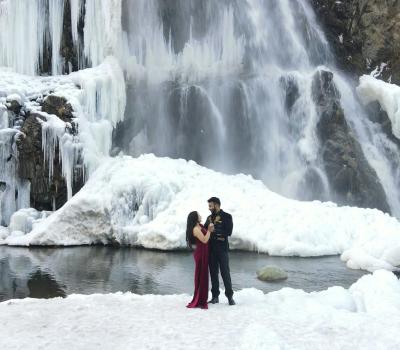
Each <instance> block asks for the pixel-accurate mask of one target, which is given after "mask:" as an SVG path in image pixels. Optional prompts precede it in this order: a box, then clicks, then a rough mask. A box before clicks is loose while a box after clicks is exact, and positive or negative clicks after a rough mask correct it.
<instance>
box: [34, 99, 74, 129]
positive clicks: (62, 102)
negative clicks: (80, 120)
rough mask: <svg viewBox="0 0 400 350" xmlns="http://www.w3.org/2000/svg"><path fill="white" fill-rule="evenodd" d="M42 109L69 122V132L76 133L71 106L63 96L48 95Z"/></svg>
mask: <svg viewBox="0 0 400 350" xmlns="http://www.w3.org/2000/svg"><path fill="white" fill-rule="evenodd" d="M42 111H43V112H46V113H48V114H54V115H56V116H57V117H59V118H60V119H61V120H62V121H64V122H66V123H70V124H71V130H70V131H71V133H72V134H73V135H77V134H78V127H77V125H76V123H75V122H74V116H73V109H72V106H71V105H70V104H69V103H68V101H67V100H66V99H65V98H64V97H60V96H55V95H49V96H47V97H46V98H45V100H44V101H43V105H42Z"/></svg>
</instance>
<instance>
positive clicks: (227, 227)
mask: <svg viewBox="0 0 400 350" xmlns="http://www.w3.org/2000/svg"><path fill="white" fill-rule="evenodd" d="M211 222H212V223H213V224H214V227H215V230H214V233H212V234H211V237H210V245H211V247H221V248H222V247H224V248H226V249H229V242H228V237H229V236H230V235H232V230H233V222H232V215H231V214H228V213H226V212H224V211H223V210H222V209H220V210H219V212H218V213H213V214H211V215H210V216H208V217H207V220H206V222H205V224H204V226H205V227H206V228H208V226H209V224H210V223H211Z"/></svg>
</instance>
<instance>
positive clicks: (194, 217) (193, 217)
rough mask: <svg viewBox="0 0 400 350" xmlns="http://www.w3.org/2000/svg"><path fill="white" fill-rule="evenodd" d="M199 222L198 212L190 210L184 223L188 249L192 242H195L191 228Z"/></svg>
mask: <svg viewBox="0 0 400 350" xmlns="http://www.w3.org/2000/svg"><path fill="white" fill-rule="evenodd" d="M198 222H199V214H198V213H197V211H192V212H191V213H190V214H189V215H188V217H187V224H186V243H187V246H188V247H189V248H190V249H193V248H192V244H194V243H196V240H195V238H194V236H193V229H194V228H195V226H196V225H197V224H198Z"/></svg>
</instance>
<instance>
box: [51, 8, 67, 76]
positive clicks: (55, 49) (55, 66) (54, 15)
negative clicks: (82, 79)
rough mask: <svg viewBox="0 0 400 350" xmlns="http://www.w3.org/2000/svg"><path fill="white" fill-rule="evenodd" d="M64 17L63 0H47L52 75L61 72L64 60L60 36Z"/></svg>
mask: <svg viewBox="0 0 400 350" xmlns="http://www.w3.org/2000/svg"><path fill="white" fill-rule="evenodd" d="M63 19H64V0H49V31H50V36H51V42H52V60H51V67H52V68H51V71H52V74H53V75H56V74H61V73H62V72H63V68H64V67H63V66H64V62H63V61H62V59H61V55H60V49H61V37H62V31H63Z"/></svg>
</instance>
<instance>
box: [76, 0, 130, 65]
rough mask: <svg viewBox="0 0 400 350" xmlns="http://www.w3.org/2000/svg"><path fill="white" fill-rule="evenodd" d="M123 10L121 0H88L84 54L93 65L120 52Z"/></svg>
mask: <svg viewBox="0 0 400 350" xmlns="http://www.w3.org/2000/svg"><path fill="white" fill-rule="evenodd" d="M75 10H76V9H75ZM121 12H122V4H121V0H86V7H85V28H84V37H85V39H84V45H85V47H84V55H85V57H86V58H87V59H88V60H89V62H90V63H91V65H92V66H93V67H94V66H97V65H99V64H100V63H101V62H103V60H104V59H105V58H106V57H107V56H109V55H113V54H115V55H118V54H119V51H120V45H121V41H120V39H121V38H122V24H121ZM74 21H75V18H74Z"/></svg>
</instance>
